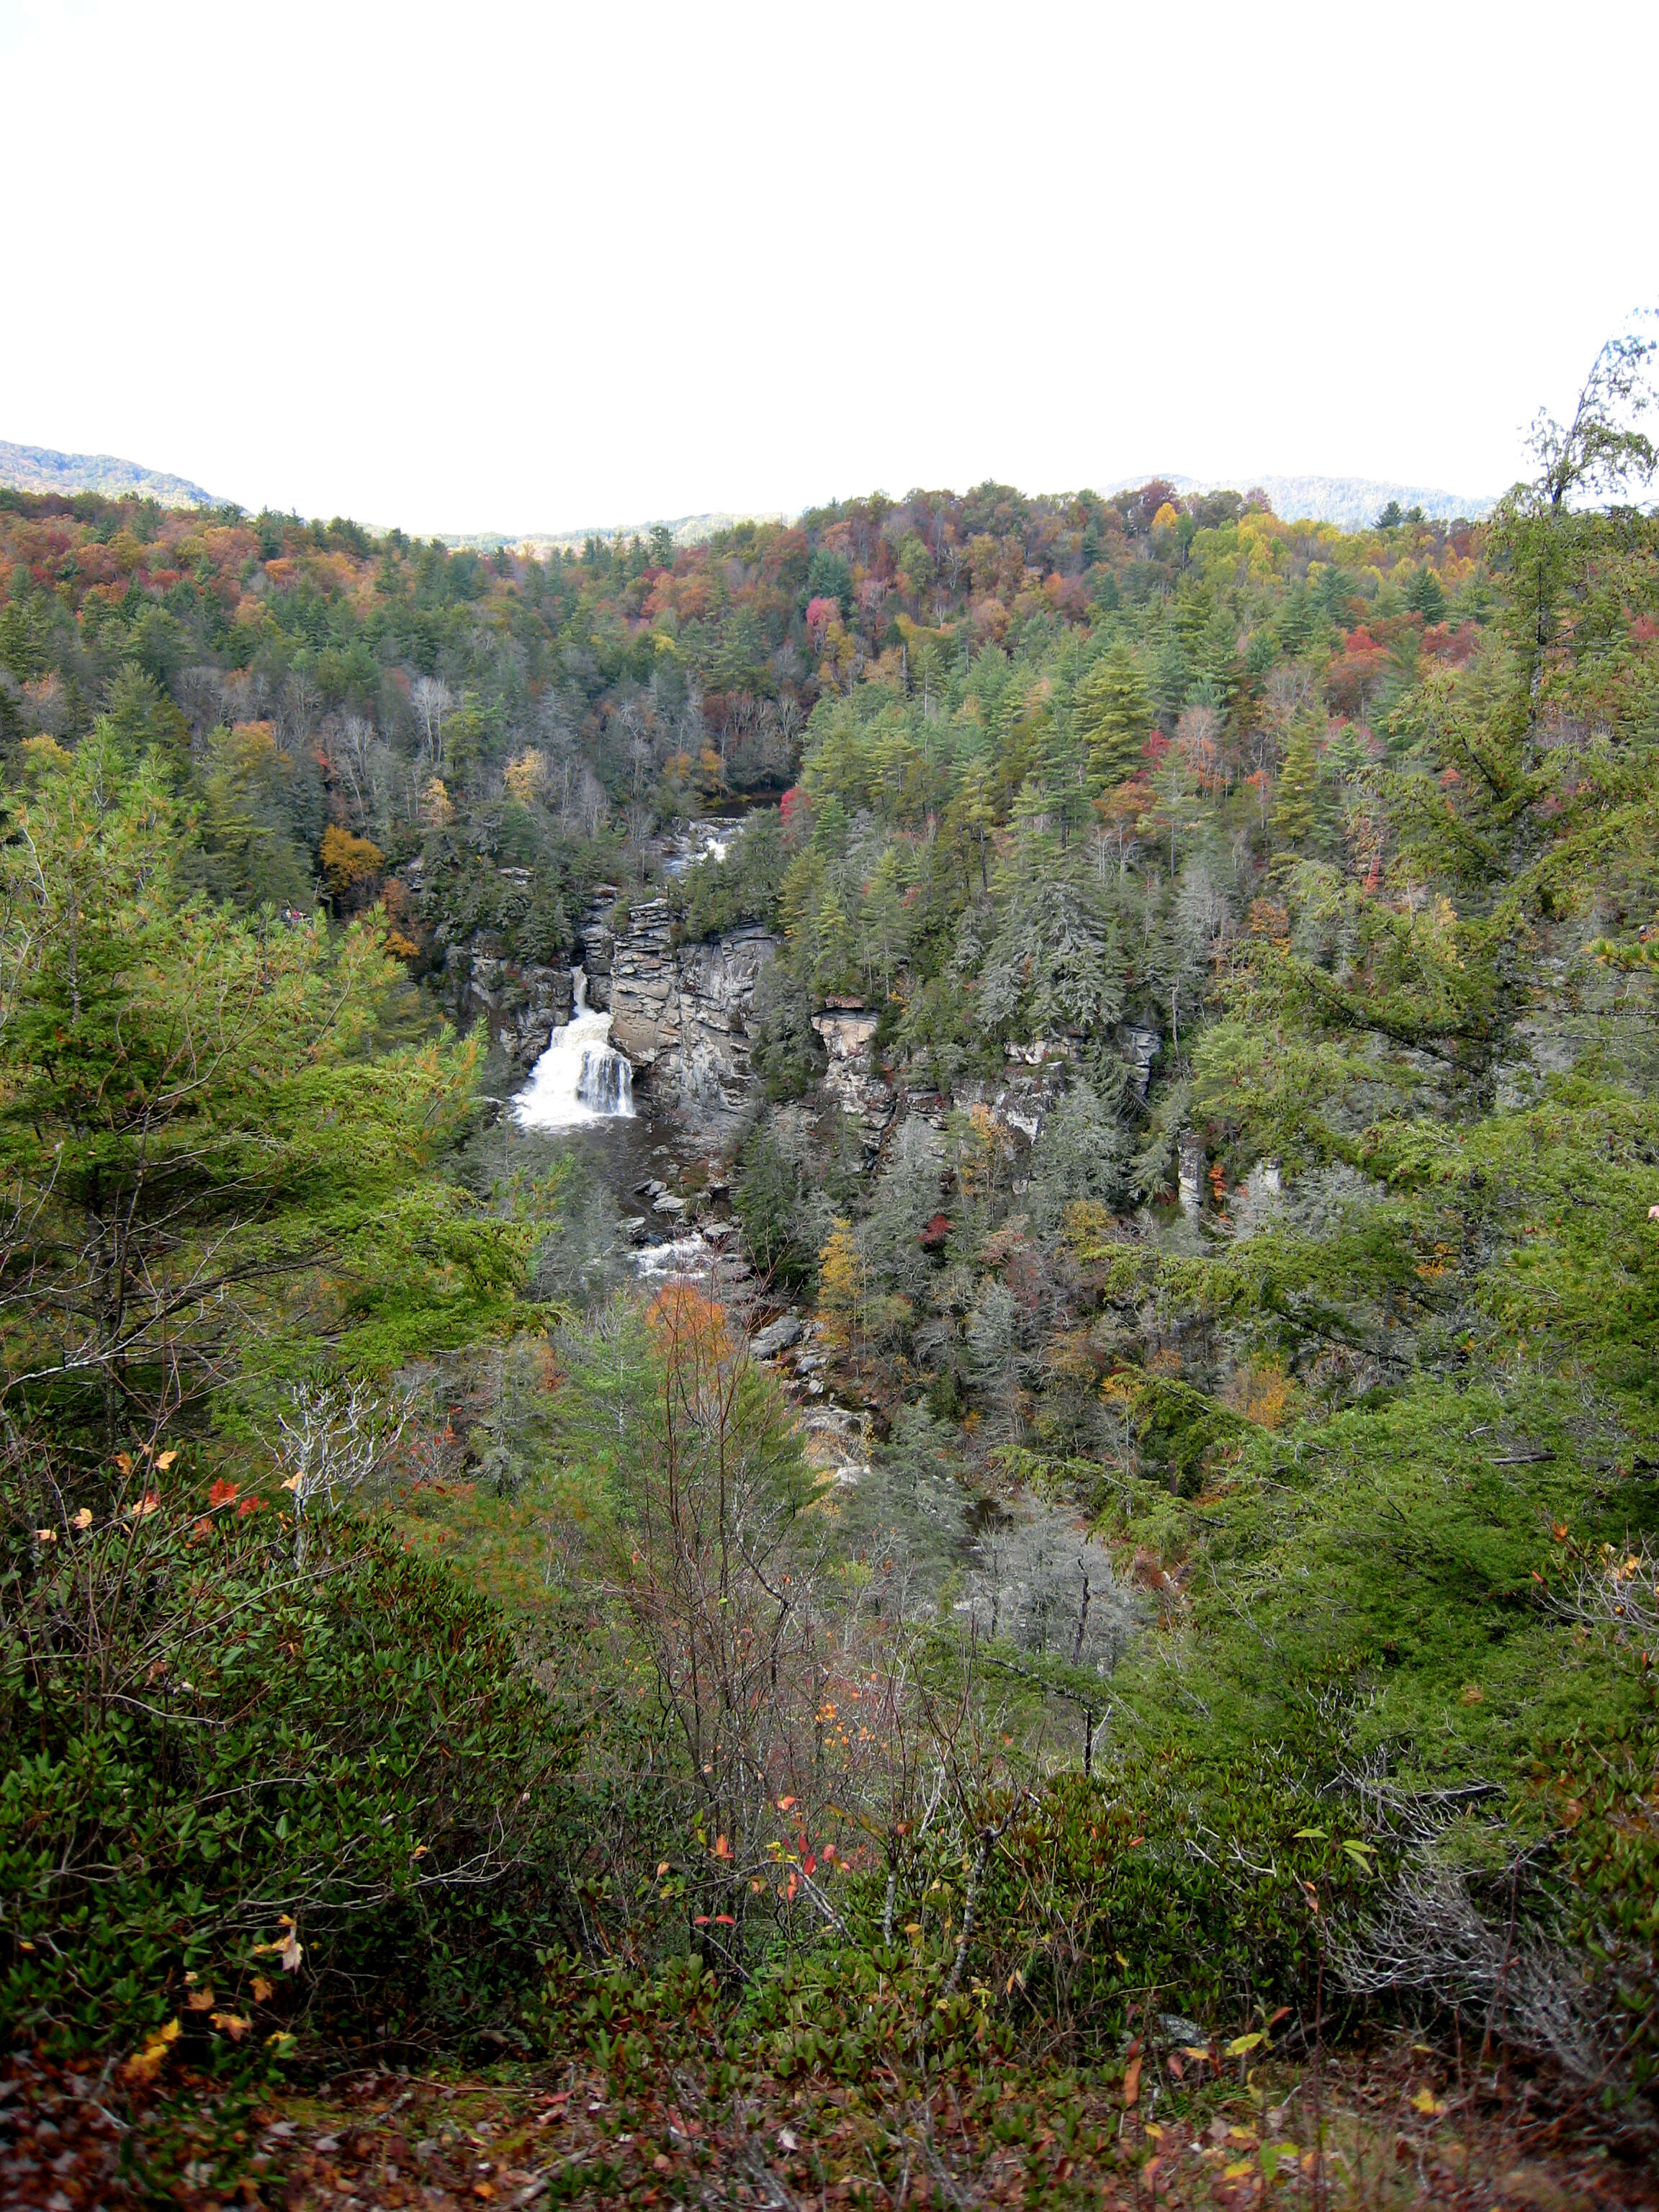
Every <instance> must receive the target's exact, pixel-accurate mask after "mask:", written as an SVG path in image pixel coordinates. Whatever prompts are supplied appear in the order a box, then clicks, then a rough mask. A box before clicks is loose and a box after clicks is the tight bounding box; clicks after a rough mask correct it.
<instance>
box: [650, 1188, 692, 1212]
mask: <svg viewBox="0 0 1659 2212" xmlns="http://www.w3.org/2000/svg"><path fill="white" fill-rule="evenodd" d="M651 1211H652V1212H653V1213H684V1211H685V1200H684V1199H683V1198H676V1197H675V1195H674V1194H673V1192H672V1191H671V1190H665V1191H659V1193H658V1194H657V1196H656V1197H655V1198H653V1200H652V1201H651Z"/></svg>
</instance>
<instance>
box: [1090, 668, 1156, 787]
mask: <svg viewBox="0 0 1659 2212" xmlns="http://www.w3.org/2000/svg"><path fill="white" fill-rule="evenodd" d="M1075 712H1076V717H1077V726H1078V730H1079V733H1080V734H1081V736H1082V738H1083V739H1084V741H1085V744H1087V746H1088V748H1089V760H1090V768H1091V773H1092V774H1093V775H1094V776H1095V777H1096V778H1097V781H1098V782H1099V783H1100V784H1101V785H1102V786H1103V787H1105V788H1107V789H1109V788H1110V787H1111V786H1112V785H1114V784H1118V783H1121V782H1123V781H1124V780H1125V779H1126V778H1127V777H1128V776H1131V775H1133V774H1134V773H1135V771H1136V769H1138V768H1139V766H1140V749H1141V747H1142V746H1143V745H1144V744H1146V739H1147V738H1148V737H1150V736H1151V734H1152V699H1151V697H1150V696H1149V694H1148V692H1147V690H1146V684H1145V683H1144V682H1143V681H1142V679H1141V676H1140V672H1139V670H1138V669H1137V668H1136V666H1135V665H1134V661H1133V658H1132V657H1131V655H1130V653H1129V649H1128V647H1127V646H1126V645H1124V644H1123V643H1122V642H1121V640H1120V641H1115V642H1114V643H1113V644H1112V645H1110V646H1109V647H1107V649H1106V651H1105V652H1104V653H1103V654H1102V655H1101V657H1100V659H1098V660H1097V661H1096V662H1095V664H1094V665H1093V667H1092V668H1091V669H1090V671H1089V672H1088V674H1087V675H1086V676H1085V678H1084V679H1083V681H1082V683H1081V684H1079V686H1078V688H1077V702H1076V708H1075Z"/></svg>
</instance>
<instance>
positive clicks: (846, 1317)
mask: <svg viewBox="0 0 1659 2212" xmlns="http://www.w3.org/2000/svg"><path fill="white" fill-rule="evenodd" d="M864 1291H865V1282H864V1255H862V1253H860V1250H859V1248H858V1244H857V1242H856V1241H855V1239H854V1235H853V1230H852V1225H851V1224H850V1223H849V1222H847V1221H844V1220H837V1222H836V1225H835V1227H834V1228H833V1229H832V1230H831V1231H829V1238H828V1240H827V1241H826V1243H825V1244H824V1247H823V1251H821V1252H820V1253H819V1254H818V1318H819V1321H820V1322H821V1324H822V1326H823V1333H824V1335H825V1336H826V1337H827V1338H828V1339H829V1342H830V1343H831V1344H833V1345H834V1346H836V1349H837V1350H839V1351H843V1352H856V1351H857V1349H858V1342H859V1337H860V1333H861V1330H862V1327H863V1320H864Z"/></svg>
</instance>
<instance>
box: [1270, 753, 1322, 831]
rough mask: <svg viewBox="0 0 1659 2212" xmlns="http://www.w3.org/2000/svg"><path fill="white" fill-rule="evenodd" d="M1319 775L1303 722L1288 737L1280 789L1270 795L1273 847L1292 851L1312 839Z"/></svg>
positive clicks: (1280, 775)
mask: <svg viewBox="0 0 1659 2212" xmlns="http://www.w3.org/2000/svg"><path fill="white" fill-rule="evenodd" d="M1318 774H1319V763H1318V762H1317V760H1316V757H1315V755H1314V741H1313V732H1312V730H1311V729H1310V727H1309V726H1308V725H1307V724H1306V723H1303V724H1301V725H1300V726H1298V727H1297V729H1296V730H1295V731H1294V732H1293V733H1292V735H1291V742H1290V744H1289V746H1288V747H1287V748H1286V750H1285V763H1284V766H1283V767H1282V768H1281V769H1279V786H1278V788H1277V790H1276V791H1275V792H1274V793H1273V812H1272V814H1271V816H1270V817H1269V821H1270V823H1271V825H1272V829H1273V841H1274V842H1275V843H1276V844H1279V845H1281V846H1285V847H1287V848H1290V849H1291V850H1292V851H1294V850H1296V849H1297V848H1300V847H1302V846H1304V845H1306V844H1307V842H1308V841H1309V839H1310V838H1311V836H1313V833H1314V828H1315V825H1316V822H1317V820H1318V813H1317V810H1316V805H1315V803H1314V786H1315V783H1316V781H1317V778H1318Z"/></svg>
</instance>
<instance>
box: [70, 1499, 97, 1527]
mask: <svg viewBox="0 0 1659 2212" xmlns="http://www.w3.org/2000/svg"><path fill="white" fill-rule="evenodd" d="M91 1526H92V1508H91V1506H90V1505H83V1506H82V1508H81V1510H80V1511H79V1512H78V1513H77V1514H76V1516H75V1518H74V1520H73V1521H72V1522H70V1527H71V1528H80V1529H82V1530H85V1529H88V1528H91Z"/></svg>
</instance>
